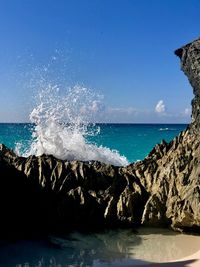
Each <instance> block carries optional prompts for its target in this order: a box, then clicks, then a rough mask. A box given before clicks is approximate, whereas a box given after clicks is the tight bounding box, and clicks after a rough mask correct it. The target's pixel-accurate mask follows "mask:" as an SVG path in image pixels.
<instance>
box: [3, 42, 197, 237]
mask: <svg viewBox="0 0 200 267" xmlns="http://www.w3.org/2000/svg"><path fill="white" fill-rule="evenodd" d="M175 53H176V55H178V56H179V57H180V59H181V66H182V69H183V71H184V72H185V74H186V75H187V76H188V78H189V81H190V83H191V85H192V87H193V90H194V99H193V101H192V123H191V125H190V126H189V127H188V128H187V129H186V130H185V131H184V132H182V133H180V134H179V136H177V137H176V138H175V139H174V140H172V141H171V142H170V143H166V142H165V141H162V142H161V143H160V144H158V145H156V146H155V147H154V149H153V150H152V151H151V152H150V154H149V155H148V156H147V157H146V158H145V159H144V160H143V161H140V162H137V163H133V164H130V165H129V166H127V167H116V166H112V165H106V164H103V163H100V162H80V161H79V162H78V161H71V162H69V161H62V160H58V159H56V158H54V157H53V156H47V155H42V156H40V157H35V156H31V157H28V158H23V157H18V156H17V155H15V153H14V152H12V151H11V150H9V149H8V148H6V147H5V146H4V145H1V146H0V210H1V226H2V227H1V229H0V232H2V233H4V232H6V230H9V231H10V232H16V231H17V232H24V231H26V232H31V231H33V230H36V231H38V230H40V231H52V230H56V231H58V230H65V231H66V230H67V229H69V230H70V229H72V228H76V229H77V228H79V229H82V228H89V229H91V228H93V229H97V228H98V227H105V226H129V227H133V226H138V225H141V224H142V225H147V226H162V227H172V228H174V229H178V230H186V231H196V232H199V230H200V135H199V128H200V113H199V112H200V111H199V108H200V78H199V77H200V73H199V72H200V40H197V41H194V42H192V43H191V44H188V45H186V46H184V47H182V48H180V49H178V50H176V51H175Z"/></svg>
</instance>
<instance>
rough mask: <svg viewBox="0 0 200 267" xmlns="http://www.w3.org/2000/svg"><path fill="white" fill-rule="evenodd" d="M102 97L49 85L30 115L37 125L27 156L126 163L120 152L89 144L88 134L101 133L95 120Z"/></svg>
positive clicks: (43, 90) (90, 91)
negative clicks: (63, 91)
mask: <svg viewBox="0 0 200 267" xmlns="http://www.w3.org/2000/svg"><path fill="white" fill-rule="evenodd" d="M101 107H102V105H101V101H100V97H99V96H98V95H97V94H95V93H94V92H93V91H92V90H89V89H87V88H85V87H82V86H75V87H73V88H70V89H68V90H67V92H66V93H65V94H64V95H63V94H61V93H59V88H58V87H57V86H51V85H50V84H49V85H48V86H47V87H46V88H45V89H42V90H41V91H40V92H39V95H38V104H37V105H36V107H35V108H34V109H33V110H32V112H31V114H30V120H31V122H32V123H33V124H34V129H33V134H32V142H31V145H30V148H29V149H28V150H27V151H26V153H25V155H26V156H28V155H37V156H39V155H42V154H47V155H54V156H55V157H56V158H59V159H63V160H81V161H92V160H98V161H101V162H105V163H109V164H113V165H127V164H128V161H127V159H126V157H125V156H121V155H120V154H119V152H118V151H116V150H111V149H109V148H107V147H103V146H97V145H96V144H94V143H90V142H89V141H88V139H87V137H89V136H91V135H96V134H99V132H100V127H99V126H96V125H95V124H94V123H91V122H92V121H94V118H95V114H96V113H98V112H100V110H101Z"/></svg>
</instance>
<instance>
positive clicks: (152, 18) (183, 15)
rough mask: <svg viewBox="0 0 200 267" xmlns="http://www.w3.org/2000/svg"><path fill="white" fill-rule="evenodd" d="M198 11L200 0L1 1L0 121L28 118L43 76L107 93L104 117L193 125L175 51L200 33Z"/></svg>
mask: <svg viewBox="0 0 200 267" xmlns="http://www.w3.org/2000/svg"><path fill="white" fill-rule="evenodd" d="M199 12H200V1H199V0H190V1H188V0H79V1H78V0H43V1H41V0H0V40H1V41H0V103H1V104H0V122H28V121H29V114H30V112H31V110H32V109H33V107H34V105H35V102H34V101H35V100H34V99H35V94H36V91H37V90H38V88H39V87H40V83H41V80H42V79H44V80H45V82H46V83H49V84H57V85H59V86H60V88H61V92H62V91H63V94H64V91H65V90H66V88H68V87H69V86H75V85H80V86H84V87H87V88H90V89H91V90H94V91H95V92H98V93H99V94H101V95H103V96H104V98H103V100H101V101H102V103H101V108H100V109H99V110H98V108H97V107H96V103H98V101H96V102H95V103H94V104H95V111H98V112H97V114H96V121H98V122H115V123H188V122H189V121H190V116H191V108H190V103H191V99H192V97H193V94H192V88H191V86H190V85H189V82H188V80H187V77H186V76H185V75H184V74H183V72H182V71H181V70H180V60H179V59H178V58H177V57H176V56H175V55H174V50H175V49H177V48H179V47H181V46H183V45H184V44H186V43H188V42H191V41H192V40H194V39H196V38H198V37H199V35H200V30H199V29H200V16H199ZM102 106H103V107H104V108H103V109H102Z"/></svg>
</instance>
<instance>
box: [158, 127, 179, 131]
mask: <svg viewBox="0 0 200 267" xmlns="http://www.w3.org/2000/svg"><path fill="white" fill-rule="evenodd" d="M159 131H177V129H175V128H168V127H166V128H160V129H159Z"/></svg>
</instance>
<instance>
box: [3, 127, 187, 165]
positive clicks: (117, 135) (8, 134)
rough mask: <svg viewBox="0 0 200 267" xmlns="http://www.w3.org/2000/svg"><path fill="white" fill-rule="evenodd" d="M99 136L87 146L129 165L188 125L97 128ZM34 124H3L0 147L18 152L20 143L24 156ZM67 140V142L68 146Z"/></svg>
mask: <svg viewBox="0 0 200 267" xmlns="http://www.w3.org/2000/svg"><path fill="white" fill-rule="evenodd" d="M96 127H99V129H100V133H99V134H97V135H94V136H86V139H87V142H88V143H93V144H96V145H97V146H103V147H107V148H110V149H113V150H117V151H119V153H120V155H124V156H125V157H126V158H127V159H128V161H129V162H134V161H136V160H141V159H143V158H144V157H145V156H147V154H148V153H149V152H150V151H151V149H152V148H153V147H154V145H155V144H157V143H159V142H160V141H161V140H162V139H164V140H166V141H167V142H169V141H170V140H172V139H173V138H174V137H175V136H176V135H178V134H179V133H180V132H181V131H183V130H184V129H185V128H186V127H187V125H186V124H97V125H96ZM33 128H34V125H33V124H28V123H27V124H19V123H18V124H17V123H9V124H5V123H1V124H0V143H4V144H5V145H6V146H8V147H9V148H12V149H15V148H16V146H17V144H19V143H20V149H21V152H22V153H23V152H24V151H25V150H27V149H28V147H30V144H31V142H32V139H33V138H32V131H33ZM67 141H68V140H66V142H67Z"/></svg>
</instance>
